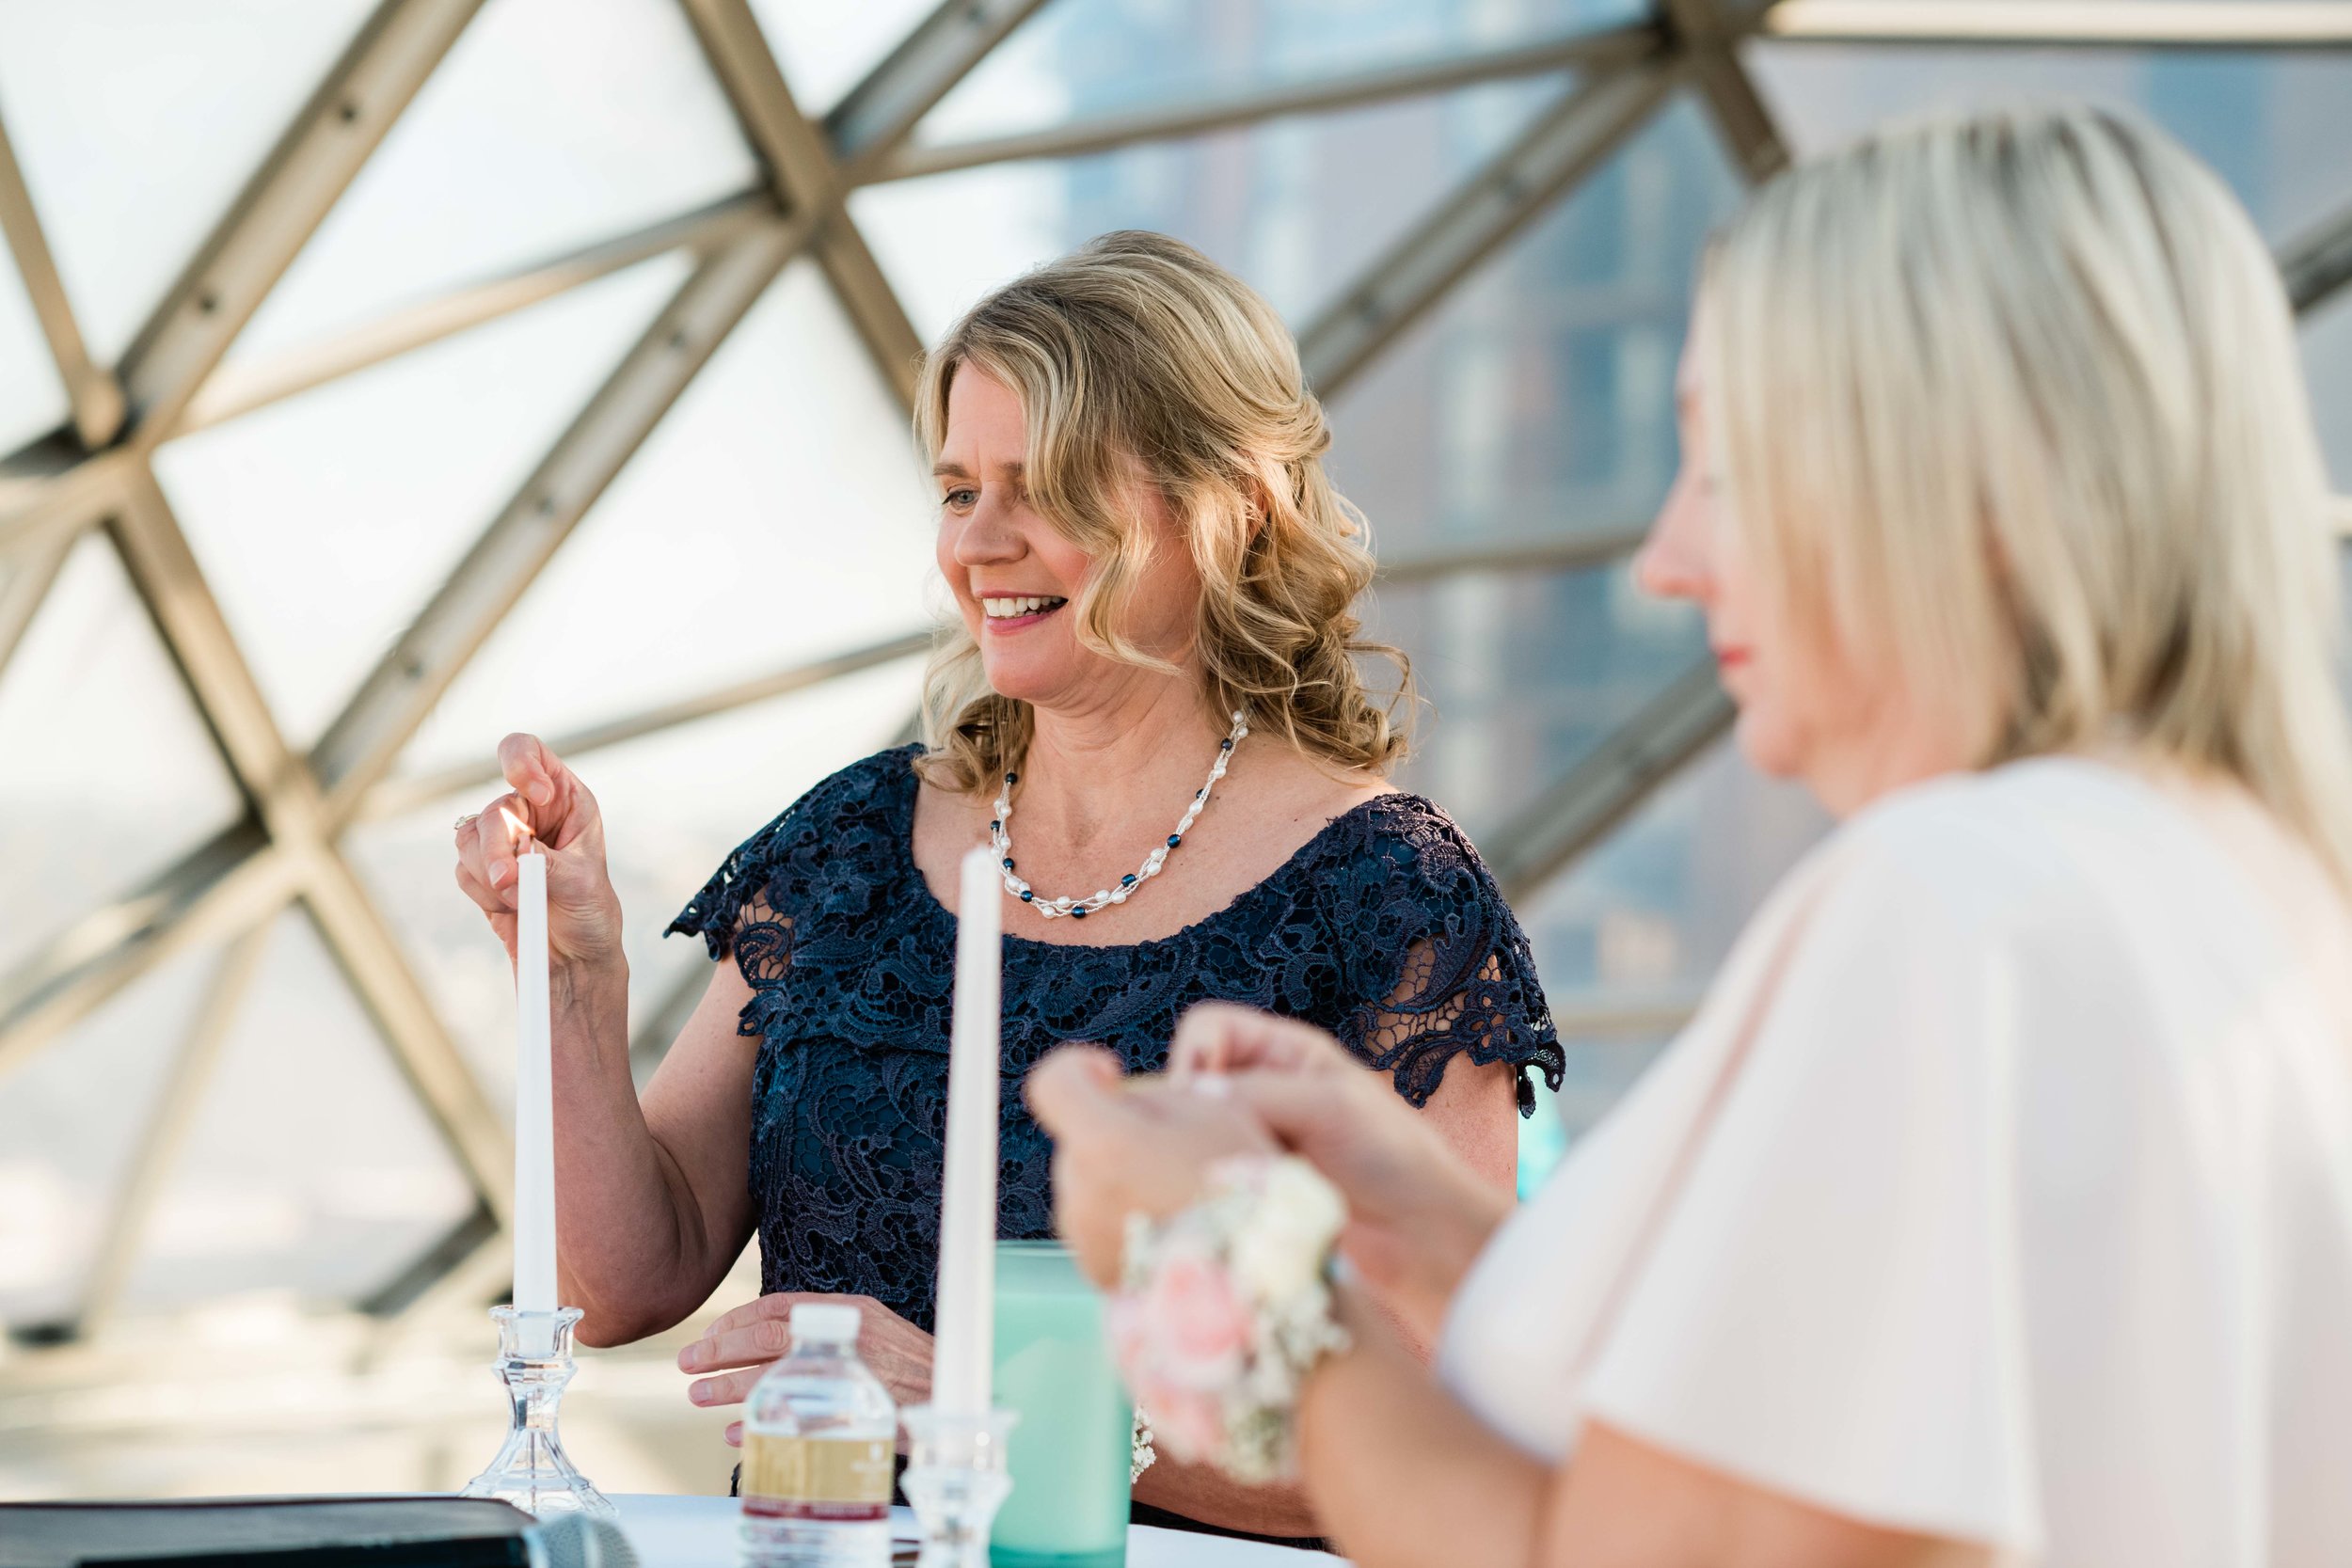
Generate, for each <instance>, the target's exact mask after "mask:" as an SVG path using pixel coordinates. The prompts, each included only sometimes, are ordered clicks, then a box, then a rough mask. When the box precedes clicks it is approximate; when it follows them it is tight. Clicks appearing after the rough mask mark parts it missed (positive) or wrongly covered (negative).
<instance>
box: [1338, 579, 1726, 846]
mask: <svg viewBox="0 0 2352 1568" xmlns="http://www.w3.org/2000/svg"><path fill="white" fill-rule="evenodd" d="M1369 626H1370V630H1371V632H1372V634H1373V635H1374V636H1375V637H1377V638H1379V639H1380V640H1382V641H1388V642H1391V643H1394V644H1396V645H1398V646H1400V647H1403V648H1404V649H1405V650H1406V652H1407V653H1408V654H1410V655H1411V656H1412V660H1413V673H1414V677H1415V679H1416V680H1417V681H1418V682H1419V684H1420V687H1421V692H1422V697H1423V698H1424V699H1425V700H1426V702H1427V704H1428V706H1427V707H1426V708H1425V709H1424V710H1423V712H1422V715H1421V722H1420V726H1419V729H1418V732H1417V742H1418V744H1417V746H1416V750H1415V753H1414V755H1413V756H1412V758H1411V759H1410V760H1409V761H1408V762H1407V763H1406V766H1405V768H1404V770H1403V771H1402V773H1401V774H1400V775H1399V780H1400V782H1401V783H1403V784H1406V787H1408V788H1411V789H1415V790H1418V791H1420V792H1421V793H1422V794H1424V795H1427V796H1428V797H1429V798H1430V799H1432V800H1436V801H1437V802H1438V804H1439V805H1441V806H1443V807H1445V809H1446V810H1447V811H1448V812H1450V813H1452V814H1453V816H1454V817H1455V818H1456V819H1457V820H1458V821H1460V823H1461V824H1462V827H1463V830H1464V831H1465V832H1468V833H1469V834H1470V837H1471V838H1472V839H1473V840H1474V841H1476V842H1479V843H1482V844H1485V843H1489V842H1492V840H1493V838H1494V835H1496V834H1497V833H1499V832H1501V831H1502V829H1503V828H1504V827H1505V826H1506V825H1507V824H1509V823H1510V821H1511V820H1512V818H1513V817H1514V816H1516V815H1517V814H1518V812H1519V811H1520V810H1521V809H1523V808H1524V807H1525V806H1527V805H1528V803H1529V802H1530V801H1532V800H1534V798H1535V797H1536V796H1538V795H1540V794H1541V793H1542V792H1543V791H1544V790H1545V789H1546V788H1547V787H1549V785H1550V784H1551V783H1552V782H1553V781H1554V780H1556V779H1557V778H1559V777H1560V775H1561V774H1563V773H1565V772H1566V771H1567V769H1568V768H1570V767H1572V766H1574V764H1575V763H1576V762H1577V761H1578V760H1579V759H1581V757H1583V756H1584V754H1585V753H1586V752H1590V751H1591V750H1592V749H1593V748H1594V747H1595V746H1596V745H1597V744H1599V743H1600V742H1601V741H1602V740H1604V739H1606V738H1607V737H1608V736H1610V735H1612V734H1613V733H1614V732H1615V731H1616V729H1617V728H1618V726H1620V725H1622V724H1623V723H1625V722H1626V721H1628V720H1629V719H1631V718H1632V717H1633V716H1634V715H1635V714H1636V713H1638V712H1639V711H1640V710H1641V708H1642V706H1643V705H1644V704H1645V703H1647V702H1649V701H1650V700H1651V699H1652V698H1653V697H1655V696H1656V695H1657V694H1658V693H1659V692H1660V691H1661V690H1662V689H1665V687H1666V686H1667V685H1669V684H1670V683H1671V682H1672V681H1673V680H1674V679H1675V678H1676V677H1677V676H1678V675H1680V674H1681V673H1683V672H1684V671H1685V670H1687V669H1689V668H1690V667H1691V665H1692V663H1693V662H1694V661H1696V660H1698V659H1700V658H1703V657H1706V651H1707V641H1706V637H1705V634H1704V631H1703V628H1702V627H1701V626H1700V624H1699V618H1698V615H1697V613H1696V612H1695V611H1693V610H1690V609H1689V608H1688V607H1686V606H1680V605H1665V604H1661V603H1659V602H1657V601H1655V600H1653V599H1649V598H1647V597H1645V596H1644V595H1643V594H1641V593H1640V592H1639V591H1638V590H1636V589H1635V588H1634V586H1633V584H1632V581H1631V580H1630V578H1629V577H1628V576H1627V575H1626V574H1625V573H1624V572H1623V571H1619V570H1607V571H1586V572H1556V573H1549V574H1546V573H1513V574H1510V575H1507V576H1506V575H1500V574H1490V575H1480V576H1465V577H1461V578H1454V580H1452V581H1449V582H1444V583H1438V584H1432V585H1431V586H1429V587H1426V588H1418V587H1417V588H1411V589H1388V590H1384V591H1382V592H1381V594H1379V596H1378V599H1377V602H1376V605H1375V613H1374V615H1373V616H1372V618H1371V620H1370V623H1369Z"/></svg>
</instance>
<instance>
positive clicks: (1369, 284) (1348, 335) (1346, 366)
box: [1298, 54, 1684, 403]
mask: <svg viewBox="0 0 2352 1568" xmlns="http://www.w3.org/2000/svg"><path fill="white" fill-rule="evenodd" d="M1683 69H1684V67H1683V63H1682V62H1681V61H1680V59H1679V58H1678V57H1677V56H1675V55H1671V54H1661V55H1649V56H1646V57H1645V58H1644V59H1643V60H1641V61H1640V62H1638V63H1636V64H1633V65H1629V66H1627V67H1625V68H1623V69H1621V70H1619V71H1613V72H1611V73H1609V74H1607V75H1604V76H1600V77H1597V78H1596V79H1595V80H1593V81H1592V82H1590V83H1587V84H1586V85H1584V86H1582V87H1578V88H1576V89H1575V90H1574V91H1572V92H1570V93H1568V94H1566V95H1565V97H1564V98H1563V99H1562V100H1561V102H1560V103H1558V104H1557V105H1556V106H1555V107H1553V108H1552V109H1551V110H1550V111H1549V112H1548V113H1547V114H1545V115H1544V116H1543V117H1542V118H1541V119H1538V120H1537V121H1536V122H1535V123H1534V125H1532V126H1530V127H1529V128H1528V129H1527V130H1526V131H1525V132H1524V133H1522V134H1521V135H1520V136H1519V137H1518V140H1517V141H1515V142H1513V143H1512V144H1511V145H1510V146H1509V147H1507V148H1505V149H1504V150H1502V152H1500V153H1498V154H1497V155H1496V156H1495V157H1494V158H1493V159H1492V160H1490V161H1489V162H1488V163H1487V164H1486V166H1485V167H1484V168H1481V169H1480V170H1478V171H1477V172H1476V173H1474V174H1472V175H1471V176H1470V178H1469V179H1467V180H1465V181H1464V182H1462V183H1461V185H1460V186H1458V187H1457V188H1456V191H1455V194H1454V196H1452V197H1451V198H1448V199H1447V200H1446V201H1445V202H1444V203H1442V204H1441V205H1440V206H1439V207H1438V209H1437V211H1435V212H1434V213H1432V214H1429V216H1427V217H1426V218H1424V219H1422V222H1421V223H1420V224H1419V225H1417V226H1416V227H1415V228H1414V229H1413V230H1412V231H1411V232H1409V233H1407V234H1406V236H1405V237H1404V238H1403V239H1401V240H1399V241H1398V242H1397V243H1396V244H1395V245H1391V247H1390V248H1389V251H1388V253H1387V254H1386V255H1384V256H1382V257H1381V258H1380V259H1379V260H1378V261H1375V262H1374V263H1373V264H1372V265H1371V266H1370V267H1369V268H1367V269H1366V270H1365V271H1364V273H1363V274H1362V275H1361V276H1359V277H1358V278H1357V279H1356V281H1355V282H1354V283H1352V284H1350V285H1349V286H1348V287H1347V288H1345V289H1344V290H1343V291H1341V293H1340V294H1339V296H1338V300H1337V303H1335V304H1333V305H1332V306H1330V307H1329V308H1328V309H1326V310H1325V312H1324V313H1323V314H1322V315H1321V316H1319V317H1317V318H1316V319H1315V320H1314V321H1313V322H1311V324H1309V325H1308V326H1307V328H1306V330H1305V331H1303V332H1301V333H1300V334H1299V335H1298V348H1299V356H1300V357H1301V359H1302V360H1303V361H1304V362H1305V364H1306V368H1307V379H1308V381H1309V382H1310V383H1311V385H1312V386H1313V387H1314V388H1315V392H1316V395H1317V396H1319V397H1320V398H1322V399H1323V401H1324V402H1326V403H1329V402H1331V401H1332V399H1333V398H1334V397H1335V396H1336V395H1337V393H1338V392H1339V391H1340V389H1341V388H1343V387H1344V386H1345V385H1346V383H1347V382H1348V381H1350V380H1352V379H1353V378H1354V377H1355V376H1356V374H1357V373H1358V372H1360V371H1361V370H1362V369H1363V368H1364V367H1365V366H1366V365H1367V364H1368V363H1370V362H1371V360H1372V358H1373V356H1375V355H1376V354H1378V353H1379V352H1380V350H1381V349H1383V348H1385V347H1387V346H1388V344H1389V343H1390V342H1391V341H1393V340H1394V339H1395V338H1396V336H1397V335H1398V334H1399V333H1401V332H1403V331H1404V330H1405V329H1406V327H1408V326H1410V325H1412V324H1413V323H1414V322H1416V321H1418V320H1420V319H1421V317H1422V315H1423V314H1424V313H1425V312H1427V311H1428V310H1429V309H1430V308H1431V307H1432V306H1434V305H1436V304H1437V302H1438V300H1439V299H1440V298H1442V297H1443V296H1444V294H1445V293H1446V292H1447V291H1448V290H1449V289H1451V288H1452V287H1453V286H1454V284H1455V283H1457V282H1459V281H1460V280H1461V279H1462V278H1463V277H1466V276H1467V275H1468V274H1469V273H1470V271H1471V270H1472V269H1474V268H1475V267H1477V265H1478V264H1479V263H1480V262H1481V261H1485V260H1486V258H1487V257H1489V256H1491V255H1493V254H1494V253H1495V252H1496V251H1497V250H1498V249H1500V248H1501V247H1502V245H1504V244H1506V243H1507V242H1508V241H1509V240H1510V239H1511V238H1512V237H1513V236H1514V235H1516V234H1518V232H1520V231H1521V230H1524V229H1525V228H1526V227H1527V226H1528V225H1529V224H1530V223H1532V222H1534V219H1535V218H1536V216H1537V215H1538V214H1541V213H1542V212H1543V211H1544V210H1545V209H1546V208H1547V207H1549V205H1550V203H1551V202H1552V200H1553V198H1557V197H1559V196H1560V195H1561V194H1562V193H1564V192H1565V191H1566V190H1567V189H1568V188H1569V187H1570V186H1572V185H1574V184H1576V183H1577V182H1579V181H1580V180H1581V179H1582V178H1583V177H1584V176H1585V175H1587V174H1589V173H1590V172H1592V170H1593V169H1594V168H1595V167H1597V166H1598V165H1599V164H1600V163H1601V161H1602V160H1603V159H1605V158H1607V157H1608V155H1609V154H1610V153H1611V152H1612V151H1613V150H1615V149H1616V148H1617V146H1618V145H1619V144H1620V143H1622V142H1623V141H1624V140H1625V138H1626V137H1627V136H1629V135H1632V133H1633V132H1634V131H1635V130H1636V129H1638V128H1639V127H1640V126H1641V125H1642V123H1643V122H1644V121H1645V120H1646V119H1648V118H1649V116H1650V114H1651V112H1652V111H1653V110H1655V109H1656V108H1657V107H1658V105H1659V104H1660V103H1661V102H1662V101H1663V100H1664V98H1665V96H1666V94H1667V92H1668V91H1669V90H1670V89H1671V88H1672V87H1674V85H1675V83H1676V82H1677V80H1678V79H1679V78H1680V76H1681V74H1682V71H1683Z"/></svg>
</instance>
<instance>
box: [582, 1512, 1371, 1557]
mask: <svg viewBox="0 0 2352 1568" xmlns="http://www.w3.org/2000/svg"><path fill="white" fill-rule="evenodd" d="M612 1502H613V1506H615V1507H616V1508H618V1509H619V1510H620V1511H621V1529H622V1530H623V1532H624V1533H626V1534H627V1535H628V1542H629V1544H630V1545H632V1546H634V1547H636V1548H637V1556H638V1560H640V1561H641V1562H643V1563H644V1568H741V1564H742V1551H741V1548H740V1547H739V1545H738V1544H736V1537H735V1525H736V1520H737V1519H738V1518H739V1507H740V1505H739V1504H738V1503H737V1501H736V1500H735V1499H734V1498H733V1497H653V1496H649V1495H643V1494H639V1495H630V1494H623V1495H622V1496H620V1497H614V1498H613V1499H612ZM890 1512H891V1519H890V1531H891V1534H892V1535H893V1536H894V1537H898V1538H900V1539H905V1540H912V1539H914V1514H913V1513H910V1512H908V1511H907V1510H906V1509H903V1508H894V1509H892V1510H891V1511H890ZM1339 1561H1340V1559H1338V1558H1332V1557H1325V1556H1323V1555H1321V1554H1320V1553H1315V1552H1299V1551H1293V1550H1291V1549H1290V1548H1289V1547H1287V1546H1268V1545H1265V1544H1263V1543H1260V1542H1256V1541H1230V1540H1227V1539H1226V1538H1225V1537H1223V1536H1217V1535H1195V1534H1193V1533H1191V1532H1190V1531H1187V1530H1173V1529H1155V1528H1152V1526H1150V1525H1136V1526H1133V1527H1131V1528H1129V1530H1128V1532H1127V1568H1307V1565H1309V1564H1315V1563H1320V1564H1325V1565H1326V1568H1327V1565H1329V1564H1332V1563H1337V1562H1339Z"/></svg>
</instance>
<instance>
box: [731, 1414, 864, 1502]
mask: <svg viewBox="0 0 2352 1568" xmlns="http://www.w3.org/2000/svg"><path fill="white" fill-rule="evenodd" d="M890 1457H891V1447H890V1441H889V1439H887V1438H882V1437H782V1436H777V1435H774V1434H772V1433H759V1432H755V1433H747V1434H746V1435H745V1437H744V1439H743V1512H744V1513H757V1514H762V1515H764V1516H766V1517H769V1518H777V1519H825V1520H843V1521H848V1520H866V1519H883V1518H887V1517H889V1514H890Z"/></svg>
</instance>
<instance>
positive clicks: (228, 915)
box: [0, 817, 300, 1076]
mask: <svg viewBox="0 0 2352 1568" xmlns="http://www.w3.org/2000/svg"><path fill="white" fill-rule="evenodd" d="M299 883H300V874H299V867H298V866H297V865H296V864H295V863H294V860H293V859H292V858H291V857H289V856H287V855H283V854H280V853H279V852H278V850H277V849H276V848H275V847H272V846H271V844H270V842H269V836H268V835H267V834H266V833H264V832H262V828H261V825H260V824H259V823H257V822H255V821H254V820H252V819H251V818H250V817H248V818H246V820H245V821H243V822H240V823H238V824H237V825H236V826H235V827H233V828H230V829H229V830H227V831H226V832H221V833H218V834H216V835H215V836H214V837H213V838H211V839H209V840H207V841H206V842H204V843H203V844H200V845H199V846H198V847H196V848H195V849H193V850H191V851H189V852H188V853H187V854H185V855H183V856H182V857H181V858H180V859H179V860H178V861H177V862H175V863H172V864H171V865H168V866H167V867H165V868H164V869H163V870H162V871H160V872H157V873H156V874H155V875H154V876H152V877H151V878H149V879H147V880H146V881H145V882H144V883H142V884H141V885H139V886H138V887H137V888H135V889H134V890H133V891H132V892H131V893H129V894H127V895H124V896H123V897H121V898H119V899H117V900H115V901H114V902H113V903H111V904H108V905H106V906H105V907H103V908H102V909H99V910H96V911H92V912H91V913H89V914H87V915H85V916H83V917H82V918H81V919H80V920H77V921H75V922H74V923H73V924H72V926H70V927H67V928H66V929H65V930H64V931H62V932H60V933H58V935H57V937H56V939H55V940H54V941H52V942H50V943H49V945H48V946H47V947H45V948H43V949H42V950H41V951H40V952H39V953H36V954H35V955H33V956H32V957H31V958H28V959H26V960H25V961H24V962H23V963H21V964H19V965H18V966H17V967H16V968H15V969H13V970H11V971H9V972H8V974H6V975H0V1076H5V1075H6V1074H7V1073H8V1072H9V1071H10V1070H11V1069H15V1068H17V1067H19V1066H21V1065H22V1064H23V1063H24V1061H25V1059H26V1058H28V1057H29V1056H31V1055H32V1053H34V1052H35V1051H37V1050H39V1049H40V1047H41V1046H43V1045H46V1044H47V1043H48V1042H49V1041H51V1040H53V1039H55V1038H56V1037H58V1036H59V1035H62V1034H64V1033H65V1032H66V1031H67V1030H68V1029H70V1028H72V1026H73V1025H74V1024H75V1023H77V1022H80V1021H81V1020H82V1019H84V1018H87V1016H88V1015H89V1014H91V1013H93V1012H95V1011H97V1010H98V1008H99V1007H100V1006H103V1005H104V1004H105V1003H106V1001H107V1000H108V999H109V998H111V997H113V996H115V995H116V994H118V993H119V992H120V991H121V990H123V988H125V987H127V986H129V985H131V984H132V983H133V982H134V981H135V980H137V979H138V978H139V976H141V975H143V974H147V973H148V972H149V971H151V970H152V969H154V968H155V967H156V966H157V965H159V964H161V963H163V962H164V961H165V960H166V959H167V958H172V957H173V956H175V955H176V954H179V953H182V952H184V951H186V950H187V949H188V948H190V947H192V946H196V945H198V944H199V943H201V942H209V941H216V940H218V939H220V938H223V937H227V936H230V935H233V934H235V933H236V932H238V931H242V930H246V929H248V928H250V927H253V926H254V925H256V924H258V923H260V922H262V921H265V920H266V919H268V917H269V916H271V915H272V914H275V913H276V912H277V911H279V910H281V909H283V908H284V907H285V906H286V902H287V900H289V899H291V898H292V897H293V896H294V892H295V889H296V887H297V886H298V885H299Z"/></svg>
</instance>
